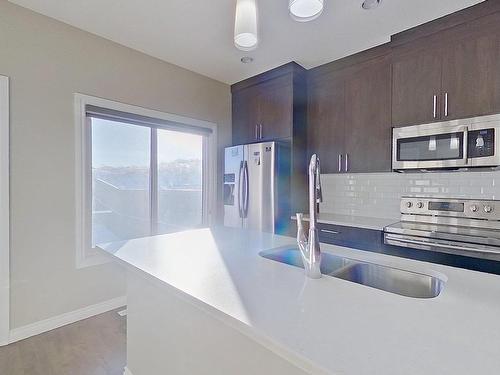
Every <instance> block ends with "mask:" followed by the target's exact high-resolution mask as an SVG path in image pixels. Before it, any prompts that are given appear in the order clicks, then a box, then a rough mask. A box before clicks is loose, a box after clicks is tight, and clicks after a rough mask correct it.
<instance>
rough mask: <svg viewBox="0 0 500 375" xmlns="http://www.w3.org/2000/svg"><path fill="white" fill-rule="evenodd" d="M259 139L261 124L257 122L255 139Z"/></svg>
mask: <svg viewBox="0 0 500 375" xmlns="http://www.w3.org/2000/svg"><path fill="white" fill-rule="evenodd" d="M257 139H259V125H258V124H255V140H257Z"/></svg>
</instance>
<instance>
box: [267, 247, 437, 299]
mask: <svg viewBox="0 0 500 375" xmlns="http://www.w3.org/2000/svg"><path fill="white" fill-rule="evenodd" d="M259 254H260V255H261V256H262V257H264V258H267V259H271V260H274V261H277V262H281V263H285V264H289V265H291V266H295V267H301V268H304V266H303V264H302V257H301V255H300V251H299V249H298V248H297V247H280V248H276V249H270V250H264V251H261V252H260V253H259ZM321 273H322V274H323V275H327V276H332V277H336V278H339V279H343V280H347V281H352V282H354V283H357V284H362V285H366V286H369V287H372V288H376V289H380V290H384V291H386V292H389V293H395V294H399V295H402V296H406V297H412V298H434V297H437V296H438V295H439V293H441V291H442V290H443V288H444V284H445V282H444V281H443V280H441V279H440V278H438V277H434V276H430V275H426V274H423V273H417V272H411V271H405V270H402V269H398V268H392V267H386V266H381V265H378V264H374V263H368V262H360V261H357V260H354V259H349V258H344V257H340V256H336V255H333V254H330V253H325V252H323V253H322V254H321Z"/></svg>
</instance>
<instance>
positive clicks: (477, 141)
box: [467, 128, 495, 158]
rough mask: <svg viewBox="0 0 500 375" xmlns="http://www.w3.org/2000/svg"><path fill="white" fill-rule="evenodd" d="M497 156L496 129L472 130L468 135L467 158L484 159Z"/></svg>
mask: <svg viewBox="0 0 500 375" xmlns="http://www.w3.org/2000/svg"><path fill="white" fill-rule="evenodd" d="M494 155H495V129H494V128H491V129H480V130H471V131H469V135H468V144H467V157H469V158H482V157H486V156H494Z"/></svg>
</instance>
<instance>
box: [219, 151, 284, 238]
mask: <svg viewBox="0 0 500 375" xmlns="http://www.w3.org/2000/svg"><path fill="white" fill-rule="evenodd" d="M224 156H225V163H224V225H225V226H229V227H237V228H247V229H254V230H258V231H263V232H270V233H277V234H287V232H288V226H289V223H290V214H291V213H290V172H291V171H290V144H289V143H280V142H265V143H252V144H246V145H239V146H233V147H228V148H226V149H225V155H224Z"/></svg>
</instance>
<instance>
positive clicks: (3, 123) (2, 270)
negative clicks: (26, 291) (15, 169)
mask: <svg viewBox="0 0 500 375" xmlns="http://www.w3.org/2000/svg"><path fill="white" fill-rule="evenodd" d="M9 201H10V199H9V78H8V77H5V76H0V346H1V345H7V344H8V342H9V329H10V318H9V309H10V307H9V301H10V293H9V291H10V276H9V268H10V267H9V266H10V261H9V255H10V254H9V253H10V225H9V216H10V206H9Z"/></svg>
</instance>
